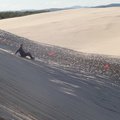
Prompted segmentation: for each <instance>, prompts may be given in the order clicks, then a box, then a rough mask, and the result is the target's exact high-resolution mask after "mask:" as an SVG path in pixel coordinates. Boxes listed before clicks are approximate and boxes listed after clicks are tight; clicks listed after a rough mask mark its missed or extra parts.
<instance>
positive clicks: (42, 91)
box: [0, 51, 120, 120]
mask: <svg viewBox="0 0 120 120" xmlns="http://www.w3.org/2000/svg"><path fill="white" fill-rule="evenodd" d="M0 67H1V69H0V107H1V106H4V107H6V108H9V109H10V110H13V111H15V112H16V113H17V115H18V113H19V114H20V115H22V117H23V116H27V117H28V118H31V119H28V118H24V119H25V120H36V119H37V120H42V119H44V120H48V119H49V120H56V119H57V120H61V119H65V120H81V119H82V120H101V119H102V120H113V119H114V120H119V119H120V108H119V105H120V98H119V92H120V87H119V85H117V84H113V83H112V82H111V81H110V80H106V79H105V78H104V79H101V78H99V77H95V76H91V75H89V74H87V73H84V74H83V73H80V74H78V75H77V74H75V73H71V72H69V71H64V70H62V69H59V68H52V67H50V66H46V65H45V64H43V63H39V64H38V63H36V62H31V61H28V60H25V59H21V58H19V57H15V56H14V55H11V54H8V53H6V52H3V51H0ZM1 108H2V109H3V107H1ZM2 109H0V116H1V117H4V118H6V119H7V117H9V116H10V115H9V114H12V117H11V118H15V117H16V113H15V112H12V113H10V112H9V111H5V110H4V109H3V111H2ZM7 112H8V113H7ZM5 114H6V115H5ZM19 118H20V116H19V115H18V117H17V118H16V119H15V120H19ZM35 118H36V119H35ZM22 119H23V118H22Z"/></svg>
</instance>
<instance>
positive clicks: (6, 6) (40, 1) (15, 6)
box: [0, 0, 120, 11]
mask: <svg viewBox="0 0 120 120" xmlns="http://www.w3.org/2000/svg"><path fill="white" fill-rule="evenodd" d="M109 3H120V0H0V10H2V11H4V10H26V9H45V8H61V7H69V6H76V5H80V6H95V5H103V4H109Z"/></svg>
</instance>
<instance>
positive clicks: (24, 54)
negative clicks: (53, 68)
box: [15, 44, 34, 60]
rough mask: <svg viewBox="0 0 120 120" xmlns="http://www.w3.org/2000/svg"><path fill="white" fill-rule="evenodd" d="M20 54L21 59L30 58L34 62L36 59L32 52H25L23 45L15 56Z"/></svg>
mask: <svg viewBox="0 0 120 120" xmlns="http://www.w3.org/2000/svg"><path fill="white" fill-rule="evenodd" d="M17 53H19V54H20V56H21V57H24V58H25V57H27V56H28V57H30V58H31V59H32V60H34V57H33V56H32V55H31V53H30V52H25V51H24V50H23V44H21V45H20V48H19V49H18V50H17V51H16V52H15V54H17Z"/></svg>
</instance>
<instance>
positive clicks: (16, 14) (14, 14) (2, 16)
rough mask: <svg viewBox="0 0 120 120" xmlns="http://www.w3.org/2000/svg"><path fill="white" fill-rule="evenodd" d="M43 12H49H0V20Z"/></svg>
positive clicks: (43, 11) (41, 11) (42, 11)
mask: <svg viewBox="0 0 120 120" xmlns="http://www.w3.org/2000/svg"><path fill="white" fill-rule="evenodd" d="M45 12H50V10H36V11H6V12H0V19H6V18H13V17H20V16H26V15H32V14H37V13H45Z"/></svg>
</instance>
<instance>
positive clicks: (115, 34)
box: [0, 7, 120, 56]
mask: <svg viewBox="0 0 120 120" xmlns="http://www.w3.org/2000/svg"><path fill="white" fill-rule="evenodd" d="M118 11H120V8H119V7H118V8H84V9H77V10H65V11H58V12H51V13H44V14H35V15H30V16H25V17H18V18H11V19H6V20H0V28H1V29H3V30H6V31H9V32H11V33H14V34H16V35H19V36H22V37H25V38H28V39H31V40H33V41H36V42H40V43H46V44H52V45H57V46H61V47H65V48H70V49H73V50H76V51H81V52H86V53H98V54H107V55H117V56H120V47H119V45H120V34H119V31H120V13H119V12H118Z"/></svg>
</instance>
